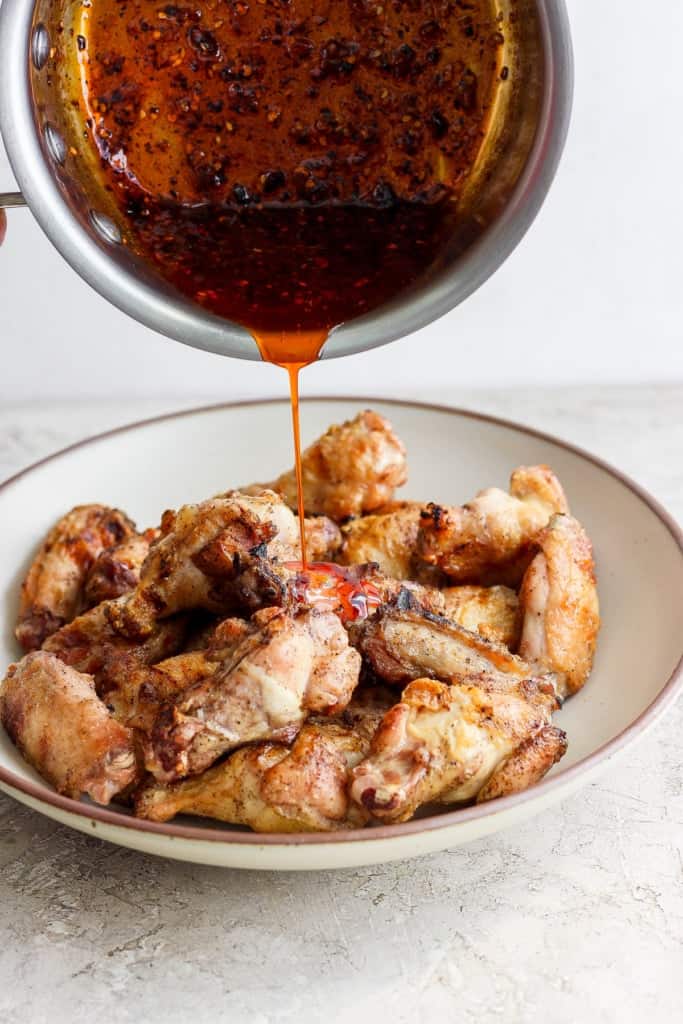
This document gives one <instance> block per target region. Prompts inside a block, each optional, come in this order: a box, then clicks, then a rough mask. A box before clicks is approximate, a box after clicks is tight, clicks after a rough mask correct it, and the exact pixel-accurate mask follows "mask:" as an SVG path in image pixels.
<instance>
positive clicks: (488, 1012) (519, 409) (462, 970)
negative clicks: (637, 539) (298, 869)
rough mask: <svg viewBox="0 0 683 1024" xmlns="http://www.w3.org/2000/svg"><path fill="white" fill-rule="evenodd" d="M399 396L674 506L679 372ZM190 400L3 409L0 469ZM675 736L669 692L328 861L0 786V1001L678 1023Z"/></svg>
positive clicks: (233, 1013) (556, 1022)
mask: <svg viewBox="0 0 683 1024" xmlns="http://www.w3.org/2000/svg"><path fill="white" fill-rule="evenodd" d="M415 397H417V396H415ZM420 397H421V398H422V399H424V400H429V401H437V402H438V401H441V402H448V403H449V404H453V405H460V406H467V407H469V408H478V409H480V410H484V411H487V412H493V413H497V414H500V415H503V416H509V417H512V418H516V419H519V420H522V421H524V422H526V423H529V424H531V425H533V426H537V427H539V428H541V429H546V430H549V431H551V432H553V433H555V434H557V435H559V436H562V437H564V438H566V439H568V440H571V441H573V442H575V443H577V444H580V445H584V446H586V447H588V448H590V449H591V450H593V451H594V452H595V453H596V454H598V455H601V456H603V457H604V458H606V459H608V460H609V461H611V462H613V463H615V464H616V465H617V466H619V467H620V468H621V469H623V470H624V471H625V472H627V473H629V474H630V475H632V476H633V477H635V478H636V479H637V480H638V481H640V482H641V483H642V484H644V485H645V486H646V487H647V488H649V489H650V490H651V491H652V492H653V493H654V494H655V496H656V497H658V498H659V499H660V500H661V501H662V502H663V503H664V504H665V505H666V506H667V507H668V508H669V509H670V510H671V511H672V512H673V513H674V514H675V515H678V516H679V517H680V516H681V513H682V512H683V459H681V452H682V451H683V417H682V416H681V408H682V407H683V386H661V387H656V388H655V387H647V388H610V387H601V388H597V387H588V388H582V389H556V390H544V391H529V392H524V391H519V390H514V391H511V392H506V393H501V392H477V393H474V394H472V393H469V394H461V393H457V392H454V391H453V390H450V391H449V392H448V393H445V392H444V393H442V394H437V393H430V394H429V395H422V396H420ZM191 404H193V403H188V402H187V401H185V402H177V403H169V402H166V403H164V404H163V405H162V404H161V403H159V402H154V403H150V402H146V403H145V402H139V401H136V402H129V403H123V402H117V403H108V404H107V403H105V404H103V403H98V404H97V405H94V404H83V403H80V404H73V403H71V404H66V403H63V404H58V405H56V404H51V405H45V404H43V405H40V406H38V405H16V406H13V407H12V406H9V407H6V408H5V409H4V411H2V412H0V475H1V476H7V475H9V474H10V473H12V472H14V471H16V470H17V469H19V468H20V467H21V466H23V465H27V464H29V463H31V462H32V461H34V460H35V459H36V458H38V457H40V456H41V455H43V454H46V453H47V452H49V451H51V450H55V449H57V448H59V447H62V446H64V445H65V444H68V443H69V442H71V441H73V440H76V439H78V438H80V437H84V436H87V435H88V434H92V433H94V432H96V431H98V430H102V429H105V428H107V427H110V426H112V425H115V424H119V423H123V422H126V421H131V420H134V419H139V418H141V417H144V416H148V415H152V414H154V413H156V412H159V411H166V410H167V409H169V408H170V407H173V408H178V407H180V406H183V405H185V406H189V405H191ZM645 641H646V638H645ZM682 733H683V702H679V704H678V706H677V707H676V708H674V709H673V711H671V712H669V713H668V715H667V717H666V719H665V720H664V721H663V722H662V723H660V725H659V726H658V727H657V728H655V729H654V730H653V731H652V732H651V733H650V734H648V736H647V737H646V738H645V739H644V740H643V741H642V742H641V743H640V745H638V746H637V747H635V748H634V749H632V750H629V751H628V752H627V753H626V754H625V756H623V757H622V758H621V760H619V761H618V762H617V764H616V765H614V766H612V767H611V768H610V769H609V770H608V771H607V772H606V773H605V774H604V776H602V777H601V779H600V780H599V781H598V782H596V783H593V784H592V785H591V786H589V787H588V788H587V789H585V790H584V791H582V792H581V793H579V794H578V795H576V796H574V797H572V798H571V799H568V800H566V801H565V802H564V803H563V804H561V805H560V806H558V807H556V808H554V809H552V810H549V811H546V812H545V813H544V814H543V815H541V816H540V817H538V818H536V819H534V820H532V821H530V822H528V823H526V824H524V825H522V826H518V827H516V828H514V829H513V830H510V831H507V832H505V833H501V834H499V835H496V836H492V837H489V838H487V839H484V840H480V841H478V842H476V843H473V844H471V845H470V846H468V847H465V848H460V849H456V850H453V851H451V852H446V853H442V854H437V855H434V856H431V857H428V858H423V859H421V860H415V861H405V862H401V863H399V864H390V865H387V866H385V867H372V868H359V869H355V870H348V871H341V872H334V873H333V872H322V873H315V874H309V875H303V874H300V875H297V874H279V875H278V874H275V873H260V872H238V871H226V870H221V869H217V868H208V867H200V866H196V865H190V864H181V863H175V862H172V861H164V860H161V859H157V858H154V857H150V856H144V855H142V854H138V853H134V852H131V851H128V850H123V849H118V848H117V847H115V846H109V845H107V844H105V843H103V842H101V841H99V840H97V839H93V838H90V837H86V836H83V835H81V834H79V833H77V832H73V831H70V830H69V829H68V828H65V827H63V826H59V825H56V824H54V823H52V822H50V821H48V820H47V819H46V818H43V817H41V816H40V815H38V814H36V813H34V812H32V811H30V810H28V809H27V808H25V807H22V806H21V805H19V804H17V803H15V802H14V801H13V800H11V799H9V798H8V797H6V796H4V795H2V794H0V905H1V906H2V908H3V912H2V915H1V918H0V1020H2V1021H4V1020H9V1019H10V1016H11V1017H12V1019H14V1017H15V1016H16V1015H18V1014H19V1013H20V1014H21V1020H24V1021H29V1022H30V1024H43V1022H47V1021H49V1022H50V1024H54V1022H57V1024H59V1022H61V1021H69V1022H70V1024H78V1022H81V1021H83V1022H86V1021H87V1022H88V1024H90V1022H92V1021H94V1020H97V1019H98V1017H100V1016H101V1017H102V1019H106V1020H107V1021H131V1022H132V1021H135V1022H140V1021H144V1022H156V1021H162V1020H163V1021H164V1022H166V1024H175V1022H183V1024H185V1022H187V1021H188V1020H192V1021H194V1022H197V1024H203V1022H210V1024H213V1022H214V1021H222V1020H226V1021H228V1020H229V1021H231V1022H233V1021H234V1022H239V1024H242V1022H248V1024H252V1022H253V1024H266V1022H271V1021H273V1022H288V1021H296V1022H297V1024H307V1022H313V1021H316V1022H317V1021H319V1020H321V1019H324V1018H326V1019H329V1020H331V1021H335V1022H337V1021H338V1022H342V1024H346V1022H349V1024H351V1022H353V1024H362V1022H364V1021H366V1020H371V1019H373V1018H375V1017H380V1018H383V1019H386V1020H391V1021H392V1022H397V1024H400V1022H404V1021H405V1022H411V1024H413V1022H417V1024H421V1022H425V1024H427V1022H428V1024H432V1022H438V1021H449V1022H451V1021H458V1022H460V1021H463V1022H472V1024H474V1022H476V1024H493V1022H496V1024H497V1022H503V1024H511V1022H514V1024H516V1022H526V1021H529V1022H530V1021H532V1020H533V1021H535V1020H536V1019H537V1018H538V1017H539V1015H540V1019H542V1020H543V1021H544V1022H546V1024H574V1022H581V1024H584V1022H591V1024H592V1022H612V1021H614V1022H616V1021H619V1024H628V1022H631V1021H633V1022H636V1021H638V1022H639V1024H640V1022H642V1021H643V1020H648V1021H652V1022H653V1024H661V1022H669V1021H675V1020H676V1021H677V1020H681V1019H682V1018H683V984H682V982H681V968H682V967H683V770H682V767H681V762H682V760H683V758H682V754H681V741H680V737H681V734H682Z"/></svg>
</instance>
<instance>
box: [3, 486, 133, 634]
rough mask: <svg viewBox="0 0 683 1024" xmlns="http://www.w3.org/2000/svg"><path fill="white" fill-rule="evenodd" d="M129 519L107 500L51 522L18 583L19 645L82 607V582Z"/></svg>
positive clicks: (121, 536)
mask: <svg viewBox="0 0 683 1024" xmlns="http://www.w3.org/2000/svg"><path fill="white" fill-rule="evenodd" d="M134 533H135V526H134V524H133V523H132V522H131V521H130V519H128V517H127V516H125V515H124V514H123V512H119V511H118V509H114V508H108V507H107V506H106V505H79V506H78V507H76V508H74V509H72V510H71V512H68V513H67V514H66V515H65V516H62V518H61V519H60V520H59V521H58V522H57V523H55V525H54V526H53V527H52V529H51V530H50V532H49V533H48V535H47V537H46V538H45V540H44V541H43V544H42V546H41V548H40V551H39V552H38V554H37V555H36V557H35V558H34V560H33V563H32V565H31V568H30V569H29V572H28V575H27V577H26V579H25V580H24V583H23V584H22V587H21V599H20V603H19V617H18V622H17V627H16V637H17V640H18V641H19V643H20V644H21V646H22V647H23V648H24V650H27V651H32V650H35V649H36V648H38V647H40V646H41V644H42V643H43V640H44V639H45V638H46V637H47V636H50V634H51V633H55V632H56V631H57V630H58V629H59V628H60V626H63V625H64V624H65V623H66V622H70V621H71V619H73V618H74V616H76V615H78V613H79V612H80V611H81V610H82V608H83V587H84V584H85V580H86V577H87V575H88V572H89V570H90V567H91V566H92V564H93V562H94V561H95V559H96V558H97V556H98V555H99V553H100V552H101V551H102V550H103V549H104V548H108V547H111V545H112V544H118V543H120V542H121V541H123V540H125V539H127V538H128V537H131V536H133V535H134Z"/></svg>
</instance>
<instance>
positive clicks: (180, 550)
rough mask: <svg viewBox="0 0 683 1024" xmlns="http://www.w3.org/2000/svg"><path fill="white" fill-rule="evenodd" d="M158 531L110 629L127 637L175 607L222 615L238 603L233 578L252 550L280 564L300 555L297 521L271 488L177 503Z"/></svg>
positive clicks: (145, 631) (139, 632) (141, 633)
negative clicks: (276, 560) (259, 492)
mask: <svg viewBox="0 0 683 1024" xmlns="http://www.w3.org/2000/svg"><path fill="white" fill-rule="evenodd" d="M162 534H163V535H162V537H161V538H160V540H158V541H157V542H156V543H155V544H154V545H153V546H152V547H151V549H150V552H149V555H148V557H147V559H146V560H145V563H144V565H143V566H142V570H141V573H140V582H139V583H138V585H137V587H136V588H135V590H134V591H133V592H132V593H131V594H130V595H129V597H128V598H127V600H126V601H125V603H124V604H122V605H121V606H120V608H119V610H118V612H117V627H118V628H119V629H120V631H121V632H124V633H127V634H128V635H130V636H134V637H141V636H145V635H147V634H148V633H149V632H150V631H151V630H152V629H153V628H154V624H155V622H156V621H157V620H158V619H161V618H166V617H167V616H169V615H173V614H175V613H176V612H179V611H185V610H191V609H195V608H202V609H205V610H206V611H210V612H216V613H218V614H221V613H222V614H228V613H230V612H231V611H234V610H236V608H235V605H236V604H239V594H238V592H237V588H238V582H239V577H240V574H241V572H242V571H243V569H244V564H245V562H246V563H247V564H248V563H249V561H250V559H251V558H252V555H253V553H254V552H257V551H258V552H260V553H261V554H262V556H263V558H264V559H265V557H266V556H268V557H270V558H273V559H278V560H281V561H287V560H292V559H296V558H297V557H298V553H299V546H298V531H297V523H296V519H295V517H294V515H293V514H292V512H291V511H290V510H289V509H288V508H287V506H286V505H285V504H284V503H283V502H282V500H281V499H280V498H279V497H278V496H277V495H275V494H273V493H272V492H270V491H265V492H263V493H262V494H259V495H257V496H253V497H247V496H245V495H242V494H239V493H237V492H235V493H234V494H232V495H230V497H227V498H212V499H210V500H209V501H204V502H201V503H200V504H199V505H184V506H183V507H182V508H180V509H179V510H178V511H177V512H168V513H166V514H165V515H164V518H163V520H162Z"/></svg>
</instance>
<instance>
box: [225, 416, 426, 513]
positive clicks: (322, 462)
mask: <svg viewBox="0 0 683 1024" xmlns="http://www.w3.org/2000/svg"><path fill="white" fill-rule="evenodd" d="M301 468H302V472H303V490H304V508H305V509H306V514H307V515H324V516H329V517H330V518H331V519H335V520H337V521H340V520H343V519H347V518H348V517H349V516H357V515H360V514H361V513H363V512H372V511H373V510H374V509H376V508H379V507H380V506H381V505H384V504H385V503H386V502H387V501H390V500H391V498H392V496H393V493H394V490H395V488H396V487H400V486H401V485H402V484H404V483H405V482H406V479H407V469H406V452H405V448H404V447H403V444H402V443H401V441H400V440H399V439H398V437H397V436H396V434H395V433H394V431H393V428H392V426H391V424H390V423H389V421H388V420H386V419H384V417H383V416H379V415H378V414H377V413H376V412H372V411H371V410H369V409H368V410H366V411H365V412H361V413H359V414H358V415H357V416H356V417H355V418H354V419H352V420H348V421H347V422H346V423H342V424H341V425H335V426H332V427H330V428H329V430H327V431H326V433H324V434H323V436H322V437H320V438H318V440H317V441H315V442H314V443H313V444H312V445H311V446H310V448H307V449H306V450H305V451H304V453H303V454H302V456H301ZM263 486H267V487H270V488H271V489H272V490H274V491H276V492H277V493H278V494H281V495H282V497H283V498H284V500H285V501H286V502H287V504H288V505H289V507H290V508H292V509H296V507H297V491H296V477H295V475H294V470H290V471H289V472H288V473H283V474H282V476H279V477H278V478H277V480H274V481H273V482H272V483H270V484H266V485H262V484H254V485H252V486H251V487H248V488H246V489H245V493H249V494H253V493H258V491H259V490H261V489H262V487H263Z"/></svg>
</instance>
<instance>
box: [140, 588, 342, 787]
mask: <svg viewBox="0 0 683 1024" xmlns="http://www.w3.org/2000/svg"><path fill="white" fill-rule="evenodd" d="M359 671H360V656H359V654H358V652H357V651H355V650H354V649H353V648H352V647H350V646H349V644H348V636H347V633H346V631H345V630H344V628H343V626H342V625H341V623H340V621H339V619H338V618H337V616H336V615H334V614H332V613H331V612H317V611H305V612H303V613H302V614H300V615H292V614H289V613H287V612H286V611H284V610H282V609H277V608H271V609H264V611H262V612H257V613H256V614H255V615H254V616H253V619H252V622H251V624H250V629H249V632H248V634H247V635H246V636H245V637H244V639H243V640H242V641H241V642H240V643H239V644H238V645H237V647H236V648H235V650H234V651H233V652H232V653H231V656H230V657H229V658H228V659H227V660H226V661H225V662H224V663H223V664H222V665H221V667H220V668H219V669H218V671H217V672H215V673H214V674H213V675H212V676H209V677H208V678H207V679H205V680H203V681H202V682H200V683H198V684H196V685H195V686H193V687H191V688H190V689H189V690H187V691H186V692H185V693H183V694H182V695H181V696H180V697H179V698H178V699H177V700H176V701H175V703H174V704H170V705H167V706H165V707H164V708H162V710H161V712H160V714H159V716H158V718H157V721H156V723H155V725H154V728H153V730H152V734H151V737H150V740H149V742H148V743H147V744H146V747H145V762H146V767H147V769H148V770H149V771H151V772H152V773H153V774H154V775H155V776H156V777H157V778H158V779H159V780H161V781H172V780H173V779H176V778H179V777H181V776H183V775H188V774H195V773H197V772H201V771H203V770H204V769H205V768H207V767H208V766H209V765H210V764H212V762H213V761H215V760H216V758H217V757H219V756H220V755H221V754H224V753H226V752H227V751H229V750H233V749H235V747H237V746H240V745H241V744H243V743H251V742H254V741H255V740H264V739H281V738H289V737H291V736H292V735H293V734H296V733H297V732H298V730H299V728H300V727H301V724H302V723H303V721H304V720H305V718H306V717H307V715H308V714H309V713H316V712H318V713H325V714H328V715H331V714H334V713H335V712H337V711H341V710H343V708H344V707H345V706H346V704H348V702H349V700H350V698H351V694H352V693H353V690H354V689H355V687H356V685H357V683H358V675H359Z"/></svg>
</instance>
